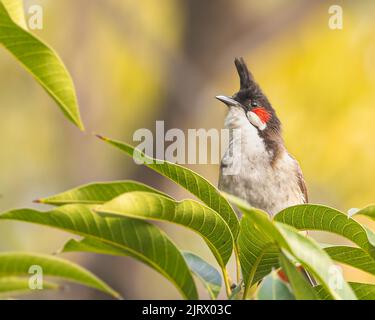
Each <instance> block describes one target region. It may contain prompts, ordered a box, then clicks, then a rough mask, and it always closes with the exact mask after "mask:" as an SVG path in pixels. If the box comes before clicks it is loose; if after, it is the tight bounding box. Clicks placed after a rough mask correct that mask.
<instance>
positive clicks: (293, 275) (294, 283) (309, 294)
mask: <svg viewBox="0 0 375 320" xmlns="http://www.w3.org/2000/svg"><path fill="white" fill-rule="evenodd" d="M280 264H281V267H282V269H283V270H284V272H285V273H286V276H287V277H288V280H289V283H290V286H291V288H292V292H293V294H294V296H295V298H296V300H317V299H318V296H317V294H316V292H315V290H314V288H313V287H312V286H311V285H310V283H309V282H307V280H306V278H305V277H304V276H303V275H302V274H301V272H299V271H298V270H297V268H296V266H295V265H294V264H293V263H292V261H290V260H289V258H288V256H287V255H286V254H284V253H283V254H281V255H280Z"/></svg>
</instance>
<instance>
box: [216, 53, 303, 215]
mask: <svg viewBox="0 0 375 320" xmlns="http://www.w3.org/2000/svg"><path fill="white" fill-rule="evenodd" d="M234 63H235V66H236V68H237V72H238V75H239V78H240V90H239V91H238V92H237V93H235V94H234V95H232V96H226V95H218V96H216V98H217V99H218V100H219V101H221V102H223V103H224V104H225V105H226V106H227V107H228V113H227V116H226V118H225V122H224V126H225V128H226V129H228V130H229V131H230V132H233V134H231V135H230V138H229V144H228V148H227V150H226V151H225V152H224V155H223V157H222V159H221V162H220V176H219V186H218V187H219V189H220V190H221V191H224V192H226V193H229V194H232V195H234V196H237V197H239V198H241V199H243V200H245V201H246V202H247V203H249V204H250V205H251V206H252V207H255V208H258V209H261V210H263V211H265V212H267V213H268V214H269V216H271V217H273V216H275V215H276V214H277V213H278V212H280V211H281V210H283V209H285V208H287V207H290V206H293V205H298V204H304V203H307V202H308V194H307V188H306V183H305V180H304V177H303V174H302V170H301V167H300V165H299V163H298V161H297V160H296V159H295V158H294V157H293V156H292V155H291V154H290V153H289V152H288V150H287V148H286V146H285V143H284V139H283V137H282V127H281V121H280V119H279V118H278V116H277V114H276V111H275V109H274V108H273V107H272V105H271V103H270V101H269V100H268V98H267V96H266V95H265V94H264V93H263V91H262V89H261V88H260V86H259V85H258V83H257V82H256V81H255V79H254V76H253V74H252V73H251V72H250V71H249V69H248V67H247V65H246V63H245V61H244V59H243V58H242V57H241V58H236V59H235V61H234ZM235 132H237V134H234V133H235ZM229 169H230V170H229Z"/></svg>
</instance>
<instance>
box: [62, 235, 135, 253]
mask: <svg viewBox="0 0 375 320" xmlns="http://www.w3.org/2000/svg"><path fill="white" fill-rule="evenodd" d="M61 252H91V253H98V254H109V255H113V256H131V252H129V251H128V250H126V249H124V248H122V247H119V246H115V245H113V244H109V243H106V242H103V241H100V240H97V239H95V238H90V237H87V238H83V239H82V240H79V241H77V240H75V239H70V240H69V241H68V242H67V243H65V245H64V247H63V248H62V249H61Z"/></svg>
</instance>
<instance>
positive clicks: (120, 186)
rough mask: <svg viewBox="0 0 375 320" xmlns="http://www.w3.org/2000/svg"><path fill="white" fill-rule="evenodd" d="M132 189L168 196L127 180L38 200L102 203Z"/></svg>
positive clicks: (52, 203) (62, 202)
mask: <svg viewBox="0 0 375 320" xmlns="http://www.w3.org/2000/svg"><path fill="white" fill-rule="evenodd" d="M132 191H146V192H154V193H157V194H161V195H164V196H166V197H168V196H167V195H166V194H165V193H162V192H160V191H158V190H156V189H154V188H151V187H149V186H147V185H145V184H143V183H140V182H137V181H131V180H125V181H111V182H95V183H90V184H86V185H83V186H80V187H77V188H74V189H71V190H68V191H65V192H62V193H59V194H56V195H53V196H50V197H47V198H43V199H39V200H37V201H36V202H40V203H45V204H51V205H56V206H60V205H64V204H75V203H82V204H102V203H104V202H107V201H110V200H112V199H113V198H116V197H117V196H119V195H121V194H123V193H126V192H132Z"/></svg>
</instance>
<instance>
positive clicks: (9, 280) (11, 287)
mask: <svg viewBox="0 0 375 320" xmlns="http://www.w3.org/2000/svg"><path fill="white" fill-rule="evenodd" d="M29 276H30V275H29ZM59 288H60V286H59V285H58V284H57V283H53V282H50V281H45V280H43V290H51V289H54V290H56V289H59ZM37 291H40V290H32V289H30V285H29V279H28V278H21V277H0V298H9V297H14V296H18V295H23V294H30V293H35V292H37Z"/></svg>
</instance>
